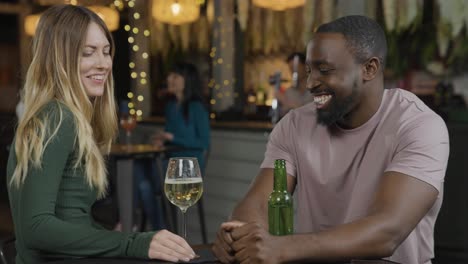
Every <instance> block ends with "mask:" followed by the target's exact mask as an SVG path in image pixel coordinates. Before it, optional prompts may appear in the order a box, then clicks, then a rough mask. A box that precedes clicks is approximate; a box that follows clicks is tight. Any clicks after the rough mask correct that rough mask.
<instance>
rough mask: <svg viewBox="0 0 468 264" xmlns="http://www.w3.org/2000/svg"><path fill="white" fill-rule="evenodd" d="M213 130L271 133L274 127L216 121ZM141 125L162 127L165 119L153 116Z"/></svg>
mask: <svg viewBox="0 0 468 264" xmlns="http://www.w3.org/2000/svg"><path fill="white" fill-rule="evenodd" d="M210 123H211V128H212V129H228V130H246V131H261V132H269V131H271V130H272V129H273V125H272V124H271V123H270V122H268V121H251V120H245V121H216V120H211V122H210ZM139 124H144V125H151V124H153V125H162V124H164V117H160V116H152V117H147V118H144V119H143V120H142V121H139Z"/></svg>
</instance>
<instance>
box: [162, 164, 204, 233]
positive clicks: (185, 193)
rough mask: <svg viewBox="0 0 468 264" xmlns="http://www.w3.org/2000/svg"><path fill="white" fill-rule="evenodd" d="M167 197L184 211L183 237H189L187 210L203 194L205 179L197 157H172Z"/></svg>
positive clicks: (167, 176) (167, 183)
mask: <svg viewBox="0 0 468 264" xmlns="http://www.w3.org/2000/svg"><path fill="white" fill-rule="evenodd" d="M164 193H165V194H166V197H167V199H168V200H169V201H170V202H171V203H172V204H174V205H175V206H177V207H179V209H180V211H181V212H182V228H183V231H182V232H183V233H182V234H183V237H184V238H187V223H186V219H185V212H187V209H188V208H189V207H190V206H192V205H194V204H195V203H196V202H197V201H198V200H199V199H200V197H201V196H202V193H203V180H202V177H201V173H200V166H199V165H198V160H197V158H170V159H169V164H168V166H167V171H166V179H165V180H164Z"/></svg>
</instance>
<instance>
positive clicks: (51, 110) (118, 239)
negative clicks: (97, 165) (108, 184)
mask: <svg viewBox="0 0 468 264" xmlns="http://www.w3.org/2000/svg"><path fill="white" fill-rule="evenodd" d="M60 108H61V109H62V110H63V111H62V113H63V114H62V122H60V123H59V122H58V121H59V117H60ZM44 112H45V114H46V115H48V116H49V117H50V120H51V122H50V124H51V126H50V128H51V129H50V131H54V129H55V128H56V127H57V126H58V130H57V133H56V134H55V135H52V138H51V140H50V143H49V144H48V145H47V147H46V149H45V151H44V154H43V157H42V163H41V166H40V167H34V166H32V165H29V171H28V174H27V177H26V179H25V181H24V183H23V184H22V185H21V186H20V187H19V188H17V187H15V186H14V185H10V184H9V185H8V193H9V198H10V205H11V208H12V215H13V221H14V225H15V236H16V241H17V242H16V243H17V244H16V245H17V251H18V256H17V263H38V262H40V261H41V260H42V258H41V256H42V255H44V254H47V255H49V256H50V255H60V256H70V257H72V256H78V257H80V256H122V257H124V256H125V257H137V258H147V257H148V256H147V255H148V248H149V243H150V241H151V238H152V236H153V234H154V233H153V232H148V233H122V232H116V231H109V230H103V229H97V228H96V227H95V226H96V225H95V224H94V220H93V219H92V217H91V206H92V204H93V203H94V202H95V200H96V191H95V190H94V189H92V188H91V187H90V186H89V185H88V184H87V182H86V179H85V172H84V167H83V166H80V167H78V168H76V169H75V168H73V164H74V158H75V155H76V153H75V150H76V149H75V138H76V132H75V125H74V118H73V116H72V114H71V113H70V112H69V111H68V110H67V109H66V108H65V106H63V105H62V106H61V107H59V104H58V103H50V104H49V105H47V106H46V107H45V110H44ZM42 116H45V115H42ZM50 131H49V132H50ZM49 137H50V133H49ZM15 166H16V156H15V152H14V146H13V147H12V148H11V152H10V156H9V160H8V168H7V174H8V177H7V178H8V181H10V179H11V176H12V174H13V171H14V168H15Z"/></svg>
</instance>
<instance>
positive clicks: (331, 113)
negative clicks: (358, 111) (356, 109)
mask: <svg viewBox="0 0 468 264" xmlns="http://www.w3.org/2000/svg"><path fill="white" fill-rule="evenodd" d="M357 97H358V92H357V88H356V86H353V89H352V91H351V94H350V95H349V96H347V97H345V98H344V99H343V100H341V101H339V100H337V99H336V97H335V95H334V94H333V96H332V98H331V99H330V100H331V102H330V105H329V106H328V109H326V110H325V109H317V122H318V123H319V124H321V125H324V126H331V125H333V124H335V123H337V122H338V121H343V120H344V117H345V116H346V114H348V113H349V111H350V110H351V108H352V106H353V104H354V102H355V101H356V98H357Z"/></svg>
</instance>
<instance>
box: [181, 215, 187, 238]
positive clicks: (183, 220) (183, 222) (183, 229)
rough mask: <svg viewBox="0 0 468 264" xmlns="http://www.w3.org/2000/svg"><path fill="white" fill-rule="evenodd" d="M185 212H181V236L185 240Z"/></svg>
mask: <svg viewBox="0 0 468 264" xmlns="http://www.w3.org/2000/svg"><path fill="white" fill-rule="evenodd" d="M185 217H186V216H185V211H184V210H182V235H183V237H184V239H185V240H187V222H186V221H185Z"/></svg>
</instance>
